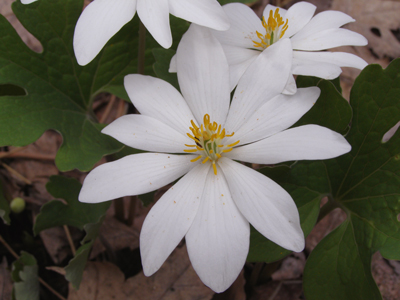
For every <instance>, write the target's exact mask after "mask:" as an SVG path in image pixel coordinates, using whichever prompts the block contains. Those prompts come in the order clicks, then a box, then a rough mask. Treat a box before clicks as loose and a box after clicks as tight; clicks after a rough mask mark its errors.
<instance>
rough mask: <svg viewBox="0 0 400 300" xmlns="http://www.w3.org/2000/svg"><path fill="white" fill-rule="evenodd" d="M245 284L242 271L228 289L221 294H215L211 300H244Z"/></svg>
mask: <svg viewBox="0 0 400 300" xmlns="http://www.w3.org/2000/svg"><path fill="white" fill-rule="evenodd" d="M245 284H246V280H245V278H244V270H242V272H240V274H239V276H238V278H237V279H236V280H235V281H234V282H233V283H232V285H231V286H230V287H229V289H227V290H226V291H225V292H223V293H221V294H215V296H214V297H213V300H246V298H247V297H246V292H245V290H244V286H245Z"/></svg>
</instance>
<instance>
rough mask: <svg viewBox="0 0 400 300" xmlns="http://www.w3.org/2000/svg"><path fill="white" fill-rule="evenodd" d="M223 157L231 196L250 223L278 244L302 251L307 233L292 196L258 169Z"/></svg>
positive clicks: (222, 163) (221, 164) (223, 165)
mask: <svg viewBox="0 0 400 300" xmlns="http://www.w3.org/2000/svg"><path fill="white" fill-rule="evenodd" d="M220 161H221V162H220V166H221V169H222V171H223V172H224V175H225V177H226V180H227V182H228V186H229V190H230V191H231V194H232V198H233V200H234V201H235V203H236V205H237V207H238V208H239V210H240V212H241V213H242V214H243V215H244V216H245V218H246V219H247V220H248V221H249V222H250V224H252V225H253V226H254V228H255V229H257V231H259V232H260V233H261V234H262V235H264V236H265V237H266V238H268V239H269V240H271V241H273V242H274V243H276V244H278V245H279V246H281V247H283V248H286V249H289V250H293V251H296V252H300V251H302V250H303V249H304V234H303V231H302V230H301V227H300V217H299V212H298V210H297V207H296V204H295V203H294V201H293V199H292V197H291V196H290V195H289V194H288V193H287V192H286V191H285V190H284V189H283V188H282V187H280V186H279V185H278V184H276V183H275V182H274V181H272V180H271V179H269V178H268V177H266V176H264V175H262V174H261V173H259V172H257V171H255V170H253V169H250V168H248V167H246V166H244V165H242V164H240V163H237V162H234V161H232V160H230V159H227V158H224V157H223V158H221V159H220Z"/></svg>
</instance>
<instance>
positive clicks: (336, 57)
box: [293, 51, 368, 74]
mask: <svg viewBox="0 0 400 300" xmlns="http://www.w3.org/2000/svg"><path fill="white" fill-rule="evenodd" d="M315 63H317V64H318V63H329V64H333V65H336V66H339V67H352V68H357V69H361V70H362V69H364V68H365V67H366V66H367V65H368V63H367V62H366V61H365V60H363V59H362V58H360V57H358V56H357V55H354V54H351V53H345V52H325V51H324V52H306V51H293V65H297V64H298V65H302V64H315ZM296 74H297V73H296Z"/></svg>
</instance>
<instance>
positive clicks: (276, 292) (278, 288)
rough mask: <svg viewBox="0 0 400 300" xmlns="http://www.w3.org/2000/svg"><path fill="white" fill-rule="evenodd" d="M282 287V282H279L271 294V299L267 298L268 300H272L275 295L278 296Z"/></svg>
mask: <svg viewBox="0 0 400 300" xmlns="http://www.w3.org/2000/svg"><path fill="white" fill-rule="evenodd" d="M281 287H282V281H280V282H279V284H278V286H277V287H276V289H275V291H274V292H273V293H272V295H271V297H269V298H268V300H274V299H275V297H276V295H278V293H279V291H280V289H281Z"/></svg>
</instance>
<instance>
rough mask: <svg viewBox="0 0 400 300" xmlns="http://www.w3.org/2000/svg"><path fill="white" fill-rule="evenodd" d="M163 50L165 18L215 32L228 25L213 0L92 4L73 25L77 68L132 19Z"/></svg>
mask: <svg viewBox="0 0 400 300" xmlns="http://www.w3.org/2000/svg"><path fill="white" fill-rule="evenodd" d="M136 10H137V12H138V15H139V17H140V20H141V21H142V22H143V24H144V25H145V26H146V28H147V30H148V31H149V32H150V33H151V35H152V36H153V37H154V38H155V39H156V41H157V42H158V43H159V44H160V45H161V46H162V47H164V48H169V47H171V45H172V35H171V29H170V25H169V14H172V15H174V16H176V17H179V18H182V19H185V20H187V21H189V22H193V23H196V24H199V25H202V26H206V27H210V28H212V29H215V30H227V29H228V28H229V21H228V18H227V16H226V14H225V13H224V11H223V9H222V7H221V6H220V4H219V3H218V1H217V0H95V1H93V2H92V3H90V4H89V5H88V6H87V7H86V8H85V10H84V11H83V12H82V15H81V16H80V17H79V20H78V22H77V24H76V28H75V34H74V50H75V55H76V58H77V61H78V63H79V64H80V65H86V64H88V63H89V62H91V61H92V60H93V58H95V57H96V55H97V54H98V53H99V52H100V50H101V49H102V48H103V47H104V45H105V44H106V43H107V41H108V40H109V39H110V38H111V37H112V36H113V35H114V34H116V33H117V32H118V31H119V30H120V29H121V27H122V26H124V25H125V24H126V23H128V22H129V21H130V20H131V19H132V18H133V17H134V15H135V13H136Z"/></svg>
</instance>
